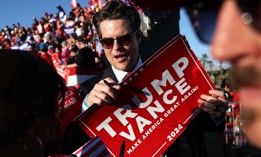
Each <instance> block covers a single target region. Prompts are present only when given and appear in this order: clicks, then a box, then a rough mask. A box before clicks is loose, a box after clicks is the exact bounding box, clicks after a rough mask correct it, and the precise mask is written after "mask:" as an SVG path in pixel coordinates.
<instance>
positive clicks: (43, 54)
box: [38, 42, 54, 66]
mask: <svg viewBox="0 0 261 157" xmlns="http://www.w3.org/2000/svg"><path fill="white" fill-rule="evenodd" d="M47 50H48V49H47V46H46V44H45V43H43V42H42V43H40V44H39V50H38V53H39V54H40V57H41V58H43V59H44V60H45V61H46V62H47V63H48V64H50V65H52V66H54V65H53V60H52V57H51V56H50V55H49V54H48V53H47Z"/></svg>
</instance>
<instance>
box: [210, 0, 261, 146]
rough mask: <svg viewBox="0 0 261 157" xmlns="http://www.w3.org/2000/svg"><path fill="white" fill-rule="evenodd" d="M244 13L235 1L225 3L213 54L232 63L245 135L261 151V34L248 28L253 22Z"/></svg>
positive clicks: (221, 11)
mask: <svg viewBox="0 0 261 157" xmlns="http://www.w3.org/2000/svg"><path fill="white" fill-rule="evenodd" d="M250 2H251V1H249V2H248V3H250ZM252 2H253V1H252ZM256 2H257V1H256ZM257 3H258V2H257ZM256 7H257V8H258V7H259V8H261V4H260V5H256ZM259 10H260V9H259ZM259 12H260V11H259ZM243 13H244V12H243V11H242V10H241V9H240V8H239V5H238V4H237V2H236V1H235V0H230V1H223V4H222V6H221V8H220V11H219V14H218V19H217V24H216V28H215V33H214V37H213V39H212V44H211V51H212V55H213V56H214V57H215V58H216V59H218V60H220V61H229V62H230V63H231V66H232V78H233V80H232V83H234V84H235V87H236V89H238V92H239V94H240V101H241V104H242V107H243V115H242V116H243V124H244V132H245V134H246V136H247V138H248V140H249V141H250V142H251V143H253V144H255V145H256V146H258V147H259V148H261V134H260V131H261V32H259V31H258V30H257V29H254V27H253V26H252V25H250V24H246V23H247V22H249V20H251V19H250V18H245V19H243V15H244V14H243ZM259 14H260V13H259ZM257 20H259V21H260V19H258V18H257ZM257 22H258V21H257ZM257 25H258V24H257ZM259 29H260V28H259Z"/></svg>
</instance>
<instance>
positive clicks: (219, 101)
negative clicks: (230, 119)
mask: <svg viewBox="0 0 261 157" xmlns="http://www.w3.org/2000/svg"><path fill="white" fill-rule="evenodd" d="M209 94H210V95H205V94H203V95H201V97H200V99H199V100H198V103H200V108H201V109H202V110H203V111H205V112H207V113H209V114H210V116H211V117H212V118H214V119H215V118H224V117H225V114H226V110H227V107H228V103H227V101H226V99H225V97H224V92H223V91H218V90H210V91H209Z"/></svg>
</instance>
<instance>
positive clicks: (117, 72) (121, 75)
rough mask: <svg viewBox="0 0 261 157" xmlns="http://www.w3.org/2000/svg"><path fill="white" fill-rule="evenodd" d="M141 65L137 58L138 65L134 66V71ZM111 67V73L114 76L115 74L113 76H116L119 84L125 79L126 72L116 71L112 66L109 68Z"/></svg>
mask: <svg viewBox="0 0 261 157" xmlns="http://www.w3.org/2000/svg"><path fill="white" fill-rule="evenodd" d="M141 65H142V60H141V58H140V57H139V60H138V63H137V64H136V66H135V68H134V70H136V69H138V68H139V67H140V66H141ZM111 67H112V70H113V72H114V74H115V76H116V78H117V80H118V82H119V83H120V82H121V81H122V79H123V78H124V77H125V75H126V74H127V73H128V72H126V71H121V70H118V69H116V68H114V67H113V66H111ZM134 70H133V71H134Z"/></svg>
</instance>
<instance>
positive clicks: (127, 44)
mask: <svg viewBox="0 0 261 157" xmlns="http://www.w3.org/2000/svg"><path fill="white" fill-rule="evenodd" d="M100 29H101V34H102V38H101V43H102V42H104V43H105V44H107V45H109V47H107V48H106V47H104V46H103V47H104V52H105V55H106V58H107V59H108V61H109V62H110V64H111V65H112V66H113V67H114V68H116V69H118V70H122V71H132V70H133V69H134V68H135V66H136V64H137V61H138V44H139V37H138V35H137V34H138V33H137V32H134V31H133V30H132V29H131V27H130V24H129V22H128V21H127V20H126V19H125V18H123V19H113V20H104V21H102V22H101V23H100ZM113 39H114V40H113Z"/></svg>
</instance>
